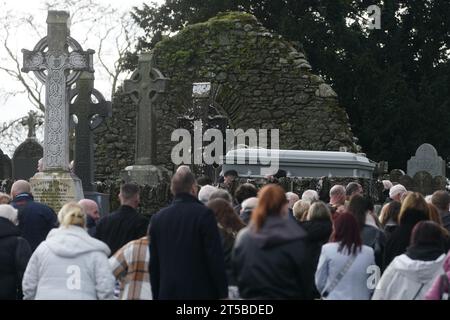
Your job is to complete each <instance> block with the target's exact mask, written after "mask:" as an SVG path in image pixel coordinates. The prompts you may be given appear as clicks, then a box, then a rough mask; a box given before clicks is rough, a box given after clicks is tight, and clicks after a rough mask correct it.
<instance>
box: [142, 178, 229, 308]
mask: <svg viewBox="0 0 450 320" xmlns="http://www.w3.org/2000/svg"><path fill="white" fill-rule="evenodd" d="M171 191H172V193H173V195H174V201H173V202H172V204H171V205H170V206H168V207H166V208H164V209H162V210H161V211H159V212H158V213H157V214H155V215H154V216H153V217H152V219H151V223H150V229H149V233H150V234H149V237H150V268H149V269H150V280H151V284H152V291H153V299H156V300H157V299H160V300H166V299H170V300H173V299H223V298H226V297H227V296H228V289H227V278H226V273H225V262H224V253H223V248H222V244H221V239H220V235H219V231H218V228H217V221H216V219H215V216H214V213H213V212H212V211H211V210H210V209H208V208H207V207H205V206H204V205H203V204H202V203H201V202H200V201H198V200H197V198H196V194H197V186H196V183H195V178H194V176H193V175H192V173H190V172H188V173H181V174H180V173H177V174H175V175H174V177H173V178H172V184H171Z"/></svg>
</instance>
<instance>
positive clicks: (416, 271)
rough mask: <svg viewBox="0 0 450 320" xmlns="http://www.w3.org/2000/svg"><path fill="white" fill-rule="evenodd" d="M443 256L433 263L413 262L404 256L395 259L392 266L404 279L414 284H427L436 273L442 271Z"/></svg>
mask: <svg viewBox="0 0 450 320" xmlns="http://www.w3.org/2000/svg"><path fill="white" fill-rule="evenodd" d="M444 259H445V254H442V255H440V256H439V257H438V258H437V259H436V260H433V261H422V260H413V259H411V258H410V257H408V256H407V255H406V254H402V255H400V256H398V257H396V258H395V259H394V260H393V261H392V266H393V267H394V268H395V269H396V270H397V271H398V272H400V273H401V274H403V275H404V276H405V277H406V278H408V279H410V280H411V281H414V282H416V283H428V282H430V281H432V280H433V277H434V276H435V275H436V272H438V271H439V269H442V265H443V263H444Z"/></svg>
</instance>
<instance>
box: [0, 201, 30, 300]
mask: <svg viewBox="0 0 450 320" xmlns="http://www.w3.org/2000/svg"><path fill="white" fill-rule="evenodd" d="M17 220H18V219H17V209H14V208H13V207H12V206H10V205H8V204H0V300H16V299H22V278H23V274H24V272H25V269H26V267H27V264H28V260H29V259H30V257H31V248H30V245H29V244H28V242H27V240H25V239H24V238H22V237H21V236H20V230H19V228H18V227H17Z"/></svg>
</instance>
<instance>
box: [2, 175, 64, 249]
mask: <svg viewBox="0 0 450 320" xmlns="http://www.w3.org/2000/svg"><path fill="white" fill-rule="evenodd" d="M11 197H12V198H13V201H12V202H11V205H12V206H13V207H14V208H16V209H18V210H19V229H20V233H21V235H22V237H24V238H25V239H26V240H27V241H28V243H29V244H30V247H31V250H33V251H34V250H35V249H36V248H37V247H38V246H39V244H40V243H41V242H42V241H44V240H45V238H47V234H48V233H49V232H50V230H51V229H53V228H55V227H57V225H58V219H57V216H56V214H55V211H53V209H52V208H50V207H49V206H46V205H45V204H42V203H39V202H36V201H34V198H33V195H32V194H31V186H30V184H29V183H28V182H27V181H25V180H18V181H16V182H14V184H13V185H12V187H11Z"/></svg>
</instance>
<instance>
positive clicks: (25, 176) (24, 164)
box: [12, 111, 44, 180]
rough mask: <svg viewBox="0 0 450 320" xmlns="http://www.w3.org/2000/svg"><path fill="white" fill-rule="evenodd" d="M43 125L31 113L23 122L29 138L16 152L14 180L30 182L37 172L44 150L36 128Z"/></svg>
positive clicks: (13, 169) (34, 114) (14, 157)
mask: <svg viewBox="0 0 450 320" xmlns="http://www.w3.org/2000/svg"><path fill="white" fill-rule="evenodd" d="M42 124H43V121H42V119H40V118H39V116H38V115H37V113H36V112H34V111H30V112H29V113H28V116H27V117H25V118H24V119H23V121H22V125H24V126H27V127H28V137H27V139H26V140H25V141H24V142H22V143H21V144H20V145H19V146H18V147H17V149H16V150H15V151H14V155H13V159H12V177H13V179H14V180H29V179H30V178H31V177H32V176H33V175H34V174H35V173H36V171H37V163H38V161H39V159H41V158H42V157H43V154H44V149H43V148H42V146H41V144H40V143H39V142H38V140H37V139H36V127H38V126H40V125H42Z"/></svg>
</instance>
